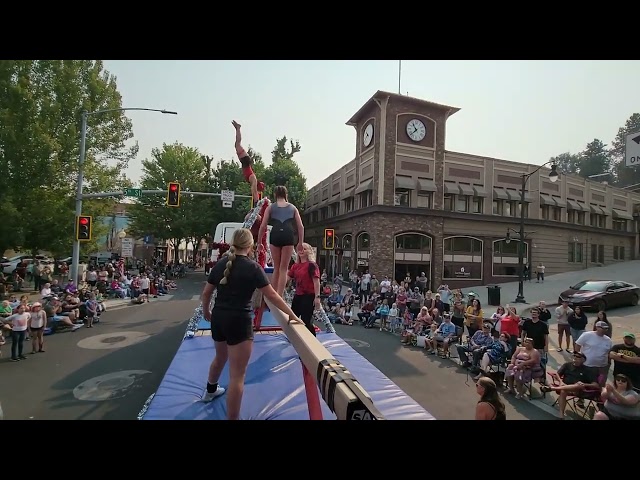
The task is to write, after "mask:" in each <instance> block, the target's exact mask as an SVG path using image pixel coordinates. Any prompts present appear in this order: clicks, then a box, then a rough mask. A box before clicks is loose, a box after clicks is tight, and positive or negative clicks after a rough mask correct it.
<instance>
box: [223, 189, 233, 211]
mask: <svg viewBox="0 0 640 480" xmlns="http://www.w3.org/2000/svg"><path fill="white" fill-rule="evenodd" d="M232 193H233V192H232ZM222 206H223V207H224V208H231V207H233V202H227V201H225V200H223V201H222Z"/></svg>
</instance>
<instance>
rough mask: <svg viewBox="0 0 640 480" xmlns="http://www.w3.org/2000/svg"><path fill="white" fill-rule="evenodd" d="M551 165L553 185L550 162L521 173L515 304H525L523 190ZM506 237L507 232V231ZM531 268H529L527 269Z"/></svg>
mask: <svg viewBox="0 0 640 480" xmlns="http://www.w3.org/2000/svg"><path fill="white" fill-rule="evenodd" d="M549 163H551V172H549V181H550V182H551V183H555V182H556V181H557V180H558V171H557V167H556V164H555V163H552V160H549V161H548V162H546V163H543V164H542V165H540V166H539V167H538V168H536V169H535V170H534V171H533V172H531V173H523V174H522V175H521V179H522V184H521V185H520V228H519V229H518V236H519V237H520V238H519V239H518V241H519V242H520V243H519V245H518V295H516V299H515V303H526V301H525V299H524V240H525V231H524V220H525V215H524V205H525V202H524V200H525V190H526V188H527V181H528V180H529V178H531V176H532V175H534V174H535V173H537V172H538V170H540V169H541V168H542V167H544V166H545V165H548V164H549ZM507 235H509V232H508V231H507ZM529 268H531V267H529Z"/></svg>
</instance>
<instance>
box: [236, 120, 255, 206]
mask: <svg viewBox="0 0 640 480" xmlns="http://www.w3.org/2000/svg"><path fill="white" fill-rule="evenodd" d="M231 124H232V125H233V128H235V129H236V143H235V147H236V154H237V155H238V160H239V159H241V158H242V157H245V156H246V155H247V152H246V150H245V149H244V148H243V147H242V132H241V131H240V129H241V128H242V125H240V124H239V123H238V122H236V121H235V120H233V121H232V122H231ZM248 182H249V185H251V195H252V196H253V203H254V205H255V204H256V203H258V200H260V195H259V194H258V179H257V178H256V176H255V174H252V175H251V176H250V177H249V179H248Z"/></svg>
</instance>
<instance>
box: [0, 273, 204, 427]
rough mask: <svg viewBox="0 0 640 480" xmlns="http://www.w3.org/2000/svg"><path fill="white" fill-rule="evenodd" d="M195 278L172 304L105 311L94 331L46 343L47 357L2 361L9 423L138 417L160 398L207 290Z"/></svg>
mask: <svg viewBox="0 0 640 480" xmlns="http://www.w3.org/2000/svg"><path fill="white" fill-rule="evenodd" d="M204 280H205V278H204V274H203V273H202V272H195V273H191V274H189V275H188V276H187V277H186V278H184V279H180V280H178V290H176V291H174V292H173V296H172V297H171V298H169V299H168V300H166V301H165V300H164V299H163V298H160V299H152V300H151V302H150V303H148V304H144V305H137V306H131V307H126V308H122V309H118V310H115V311H107V312H105V313H104V314H103V315H102V321H101V322H100V323H98V324H95V326H94V328H92V329H89V328H81V329H79V330H77V331H75V332H62V333H57V334H55V335H50V336H47V337H45V349H46V352H45V353H38V354H35V355H31V354H30V352H31V345H30V342H25V352H26V355H27V357H28V358H27V360H23V361H20V362H17V363H13V362H9V357H10V349H9V348H8V347H10V342H7V345H5V346H4V347H2V357H1V358H0V378H1V379H2V380H1V381H0V403H1V404H2V409H3V411H4V418H5V419H6V420H25V419H39V420H127V419H135V418H136V416H137V414H138V412H139V411H140V409H141V408H142V406H143V405H144V402H145V400H146V399H147V398H148V397H149V396H150V395H151V394H152V393H154V392H155V391H156V390H157V388H158V385H159V384H160V382H161V380H162V378H163V376H164V374H165V372H166V371H167V369H168V367H169V364H170V363H171V360H172V359H173V357H174V355H175V352H176V351H177V349H178V346H179V345H180V342H181V340H182V338H183V335H184V331H185V328H186V324H187V322H188V320H189V318H190V317H191V315H192V313H193V310H194V308H195V307H196V306H197V305H198V304H199V301H198V300H197V298H195V297H197V296H198V295H199V294H200V293H201V292H202V288H203V285H204Z"/></svg>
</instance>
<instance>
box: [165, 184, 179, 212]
mask: <svg viewBox="0 0 640 480" xmlns="http://www.w3.org/2000/svg"><path fill="white" fill-rule="evenodd" d="M167 206H168V207H179V206H180V184H179V183H178V182H169V189H168V190H167Z"/></svg>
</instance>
